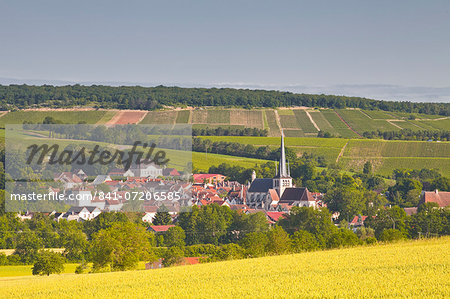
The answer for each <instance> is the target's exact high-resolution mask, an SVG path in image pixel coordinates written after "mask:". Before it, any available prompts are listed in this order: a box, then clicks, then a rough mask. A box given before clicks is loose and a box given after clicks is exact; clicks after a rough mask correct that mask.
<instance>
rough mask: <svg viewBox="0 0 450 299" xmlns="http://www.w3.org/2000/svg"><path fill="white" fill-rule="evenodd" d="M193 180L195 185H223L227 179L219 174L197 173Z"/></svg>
mask: <svg viewBox="0 0 450 299" xmlns="http://www.w3.org/2000/svg"><path fill="white" fill-rule="evenodd" d="M193 178H194V183H197V184H204V183H206V184H216V183H223V181H225V179H226V178H227V177H226V176H224V175H221V174H217V173H214V174H213V173H196V174H194V175H193Z"/></svg>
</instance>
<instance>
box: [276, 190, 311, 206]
mask: <svg viewBox="0 0 450 299" xmlns="http://www.w3.org/2000/svg"><path fill="white" fill-rule="evenodd" d="M313 200H314V198H313V197H312V195H311V193H310V192H309V191H308V189H307V188H303V187H302V188H286V189H284V192H283V195H282V196H281V199H280V202H279V203H293V202H296V201H313Z"/></svg>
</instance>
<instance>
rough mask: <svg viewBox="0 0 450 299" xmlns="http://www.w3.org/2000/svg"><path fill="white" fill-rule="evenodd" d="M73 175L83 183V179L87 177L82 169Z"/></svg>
mask: <svg viewBox="0 0 450 299" xmlns="http://www.w3.org/2000/svg"><path fill="white" fill-rule="evenodd" d="M75 174H76V175H77V176H78V177H79V178H80V179H82V180H83V181H84V180H85V179H87V177H88V176H87V174H86V173H85V172H84V171H83V169H79V170H77V171H75Z"/></svg>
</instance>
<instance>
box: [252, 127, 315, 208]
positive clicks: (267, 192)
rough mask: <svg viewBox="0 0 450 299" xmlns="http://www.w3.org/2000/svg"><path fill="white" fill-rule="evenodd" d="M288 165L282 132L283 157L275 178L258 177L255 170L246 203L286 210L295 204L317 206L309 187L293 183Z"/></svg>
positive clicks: (257, 206)
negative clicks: (299, 186)
mask: <svg viewBox="0 0 450 299" xmlns="http://www.w3.org/2000/svg"><path fill="white" fill-rule="evenodd" d="M287 165H288V167H286V154H285V149H284V134H281V157H280V161H279V167H277V174H276V175H275V177H274V178H271V179H270V178H267V179H266V178H263V179H259V178H256V173H255V171H253V174H252V182H251V183H250V186H249V188H248V191H247V197H246V204H247V206H248V207H249V208H251V209H264V210H268V211H269V210H285V209H289V208H290V207H293V206H298V207H316V201H315V200H314V198H313V197H312V195H311V193H310V192H309V191H308V189H307V188H296V187H295V186H293V185H292V178H291V175H290V169H289V164H287Z"/></svg>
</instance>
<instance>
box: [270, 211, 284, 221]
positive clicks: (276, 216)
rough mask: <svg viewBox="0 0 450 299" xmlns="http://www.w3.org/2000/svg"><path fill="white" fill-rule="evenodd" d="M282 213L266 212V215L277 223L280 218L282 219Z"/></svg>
mask: <svg viewBox="0 0 450 299" xmlns="http://www.w3.org/2000/svg"><path fill="white" fill-rule="evenodd" d="M284 214H285V213H284V212H266V215H267V216H268V217H269V218H270V219H271V220H272V221H274V222H277V221H278V220H279V219H280V218H284V217H285V216H284Z"/></svg>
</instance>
